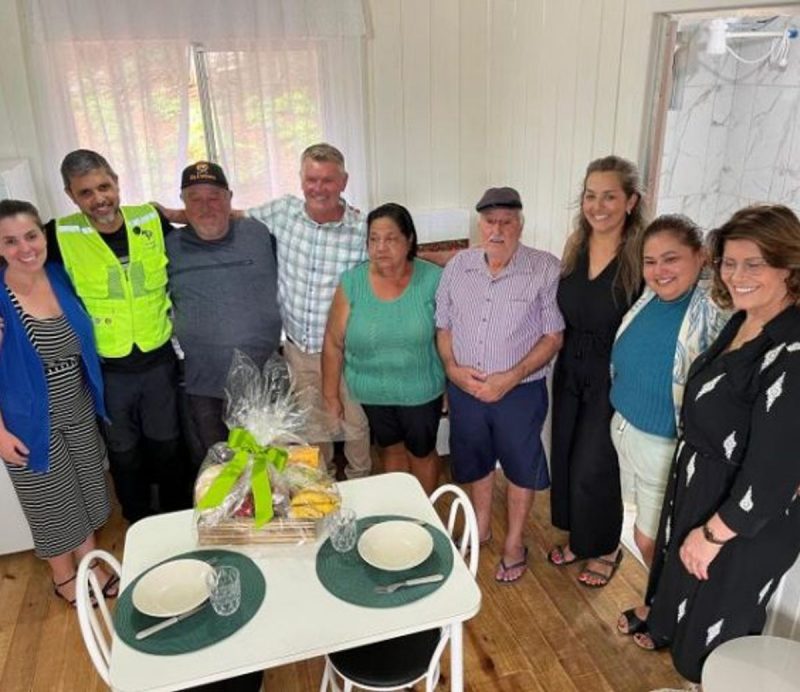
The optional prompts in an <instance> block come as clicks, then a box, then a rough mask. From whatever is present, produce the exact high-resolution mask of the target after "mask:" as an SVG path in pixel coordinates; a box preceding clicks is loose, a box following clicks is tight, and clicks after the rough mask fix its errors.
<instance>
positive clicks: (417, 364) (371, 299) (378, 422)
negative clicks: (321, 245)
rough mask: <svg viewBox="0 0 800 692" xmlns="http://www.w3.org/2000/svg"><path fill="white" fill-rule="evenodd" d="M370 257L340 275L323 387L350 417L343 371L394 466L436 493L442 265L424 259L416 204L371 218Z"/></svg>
mask: <svg viewBox="0 0 800 692" xmlns="http://www.w3.org/2000/svg"><path fill="white" fill-rule="evenodd" d="M367 228H368V232H367V251H368V254H369V261H368V262H364V263H363V264H360V265H358V266H357V267H354V268H353V269H350V270H349V271H346V272H345V273H344V274H342V278H341V282H340V284H339V288H338V289H337V290H336V295H335V296H334V298H333V304H332V306H331V311H330V314H329V315H328V325H327V328H326V330H325V342H324V345H323V348H322V396H323V399H324V402H325V406H326V408H327V409H328V410H329V411H330V412H331V413H332V414H333V415H335V416H337V417H338V418H341V417H342V403H341V399H340V396H339V391H340V386H341V378H342V374H343V373H344V382H345V384H346V386H347V390H348V392H349V394H350V396H351V397H352V398H353V399H355V400H356V401H358V402H359V403H360V404H361V405H362V406H363V408H364V412H365V413H366V415H367V418H368V419H369V424H370V428H371V430H372V434H373V435H374V437H375V440H376V442H377V444H378V446H379V447H380V450H381V458H382V461H383V466H384V469H385V470H386V471H407V472H408V471H410V472H411V473H413V474H414V476H416V477H417V479H418V480H419V482H420V483H421V484H422V487H423V488H424V489H425V491H426V492H427V493H428V494H430V493H431V492H433V490H434V489H435V488H436V486H437V484H438V481H439V461H438V458H437V456H436V432H437V429H438V425H439V418H440V414H441V406H442V393H443V391H444V370H443V368H442V363H441V361H440V359H439V354H438V352H437V350H436V343H435V334H436V329H435V325H434V309H435V296H436V288H437V287H438V285H439V277H440V276H441V272H442V270H441V269H440V268H439V267H437V266H436V265H434V264H431V263H429V262H425V261H424V260H420V259H417V257H416V254H417V234H416V230H415V228H414V221H413V220H412V218H411V215H410V214H409V213H408V210H407V209H406V208H405V207H402V206H400V205H399V204H393V203H389V204H384V205H382V206H380V207H378V208H377V209H374V210H373V211H372V212H370V214H369V216H368V217H367Z"/></svg>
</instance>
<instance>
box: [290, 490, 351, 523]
mask: <svg viewBox="0 0 800 692" xmlns="http://www.w3.org/2000/svg"><path fill="white" fill-rule="evenodd" d="M291 505H292V507H291V509H290V510H289V516H290V517H292V518H293V519H320V518H321V517H324V516H325V515H326V514H330V513H331V512H332V511H333V510H334V509H336V508H337V507H338V506H339V497H338V496H337V495H335V494H333V493H328V492H324V491H322V490H301V491H300V492H299V493H297V494H296V495H295V496H294V497H293V498H292V501H291Z"/></svg>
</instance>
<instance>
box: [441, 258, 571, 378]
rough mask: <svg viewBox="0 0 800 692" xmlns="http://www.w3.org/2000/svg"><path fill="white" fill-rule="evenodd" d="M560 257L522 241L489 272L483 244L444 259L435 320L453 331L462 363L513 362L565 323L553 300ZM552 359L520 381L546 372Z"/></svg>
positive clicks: (487, 366)
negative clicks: (504, 261) (498, 268)
mask: <svg viewBox="0 0 800 692" xmlns="http://www.w3.org/2000/svg"><path fill="white" fill-rule="evenodd" d="M560 272H561V263H560V262H559V261H558V259H557V258H556V257H555V256H554V255H551V254H550V253H549V252H544V251H542V250H534V249H533V248H530V247H527V246H525V245H520V246H518V247H517V250H516V251H515V252H514V255H513V256H512V258H511V260H510V261H509V263H508V265H506V267H505V268H504V269H503V270H502V271H501V272H500V273H499V274H498V275H497V276H492V274H491V273H490V272H489V267H488V266H487V264H486V260H485V259H484V252H483V248H478V247H476V248H470V249H469V250H464V251H462V252H459V253H458V254H457V255H456V256H455V257H453V259H451V260H450V262H448V264H447V266H446V267H445V269H444V273H443V274H442V280H441V281H440V283H439V290H438V291H437V293H436V326H437V328H439V329H446V330H448V331H450V332H451V334H452V339H453V355H454V356H455V359H456V362H457V363H458V364H459V365H462V366H469V367H473V368H477V369H478V370H481V371H483V372H485V373H488V374H491V373H495V372H503V371H505V370H509V369H510V368H513V367H514V366H515V365H516V364H517V363H519V362H520V361H521V360H522V359H523V358H525V356H527V355H528V353H530V351H531V349H532V348H533V347H534V346H535V345H536V342H538V341H539V339H540V338H541V337H542V336H543V335H544V334H553V333H556V332H560V331H562V330H563V329H564V319H563V317H562V316H561V312H560V311H559V309H558V305H557V303H556V291H557V290H558V280H559V276H560ZM549 369H550V364H549V363H548V365H546V366H545V367H544V368H542V369H541V370H537V371H536V372H534V373H532V374H530V375H529V376H528V377H526V378H525V379H524V380H522V381H523V382H533V381H534V380H538V379H540V378H542V377H544V376H545V375H546V374H547V372H548V371H549Z"/></svg>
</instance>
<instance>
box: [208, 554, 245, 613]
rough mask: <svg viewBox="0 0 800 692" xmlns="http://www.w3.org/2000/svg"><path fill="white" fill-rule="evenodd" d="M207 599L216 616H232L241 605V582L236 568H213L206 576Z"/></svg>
mask: <svg viewBox="0 0 800 692" xmlns="http://www.w3.org/2000/svg"><path fill="white" fill-rule="evenodd" d="M207 583H208V597H209V599H210V600H211V607H212V608H213V609H214V612H215V613H216V614H217V615H223V616H227V615H233V614H234V613H235V612H236V611H237V610H239V606H240V605H241V604H242V582H241V580H240V577H239V570H238V569H237V568H236V567H231V566H229V565H222V566H220V567H215V568H214V570H213V571H212V572H210V573H209V575H208V582H207Z"/></svg>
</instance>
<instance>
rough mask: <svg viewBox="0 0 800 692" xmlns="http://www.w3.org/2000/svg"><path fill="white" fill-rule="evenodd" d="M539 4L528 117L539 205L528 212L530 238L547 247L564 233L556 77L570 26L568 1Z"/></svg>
mask: <svg viewBox="0 0 800 692" xmlns="http://www.w3.org/2000/svg"><path fill="white" fill-rule="evenodd" d="M566 1H567V2H571V1H574V0H566ZM537 4H538V5H539V13H538V15H539V16H538V17H537V24H536V25H535V31H536V35H537V36H538V37H539V38H538V40H537V41H535V44H536V48H537V55H536V72H537V90H536V92H535V97H534V98H533V99H532V100H531V101H530V102H529V112H528V117H529V118H531V119H533V120H534V121H535V122H536V132H535V134H534V136H535V137H536V138H537V140H538V146H537V153H536V169H535V171H536V176H535V179H534V180H533V181H532V184H533V185H534V186H535V188H536V192H535V194H534V199H535V200H536V205H535V207H531V208H530V209H529V210H528V211H527V213H526V217H527V224H526V225H527V227H528V231H527V234H526V241H527V242H529V243H531V244H535V245H539V246H543V249H546V248H547V247H548V246H549V245H550V243H542V238H544V237H546V236H547V235H549V234H551V233H557V234H558V235H559V236H560V235H561V234H562V232H563V231H562V229H554V228H553V220H552V218H551V210H552V205H553V198H554V195H555V187H554V183H555V180H554V175H555V160H556V147H557V146H561V144H562V143H561V142H557V141H556V137H555V135H556V127H557V117H558V114H557V104H558V80H557V78H556V73H557V71H558V67H557V65H556V63H557V61H558V60H559V59H560V55H561V52H562V51H563V49H564V33H563V32H564V31H565V29H566V27H565V26H563V25H561V24H560V21H559V18H560V14H561V12H560V10H559V9H558V8H559V6H560V5H563V4H564V3H563V2H559V1H558V0H542V1H541V2H539V3H537ZM534 230H535V231H536V236H537V237H536V239H535V242H534V240H533V238H532V235H531V234H532V233H533V231H534Z"/></svg>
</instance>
